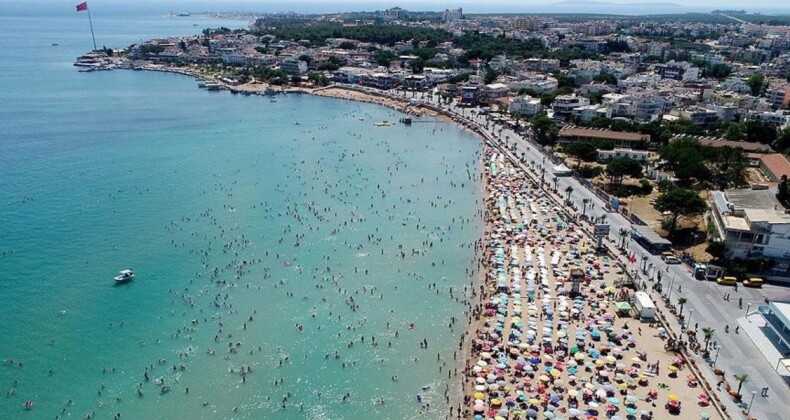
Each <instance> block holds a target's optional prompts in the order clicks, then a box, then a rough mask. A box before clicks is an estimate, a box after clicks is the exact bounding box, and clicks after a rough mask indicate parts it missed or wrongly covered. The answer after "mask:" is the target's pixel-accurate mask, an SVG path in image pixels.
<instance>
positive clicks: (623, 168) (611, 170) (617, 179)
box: [606, 157, 642, 185]
mask: <svg viewBox="0 0 790 420" xmlns="http://www.w3.org/2000/svg"><path fill="white" fill-rule="evenodd" d="M606 175H607V176H608V177H609V180H610V182H611V183H612V184H613V185H620V184H622V183H623V179H624V178H625V177H627V176H630V177H633V178H638V177H639V176H641V175H642V164H640V163H639V162H637V161H635V160H633V159H630V158H625V157H623V158H614V159H612V160H610V161H609V163H607V164H606Z"/></svg>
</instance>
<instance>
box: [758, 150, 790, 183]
mask: <svg viewBox="0 0 790 420" xmlns="http://www.w3.org/2000/svg"><path fill="white" fill-rule="evenodd" d="M758 167H759V168H760V169H761V170H762V171H763V173H764V174H765V176H766V177H767V178H768V179H770V180H771V182H779V181H780V180H781V179H782V176H783V175H784V176H787V177H788V178H790V161H788V160H787V156H785V155H783V154H781V153H771V154H767V155H762V156H760V157H759V162H758Z"/></svg>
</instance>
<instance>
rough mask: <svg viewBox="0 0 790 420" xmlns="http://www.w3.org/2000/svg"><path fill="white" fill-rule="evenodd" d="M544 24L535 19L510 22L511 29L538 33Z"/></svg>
mask: <svg viewBox="0 0 790 420" xmlns="http://www.w3.org/2000/svg"><path fill="white" fill-rule="evenodd" d="M542 26H543V23H542V22H541V21H540V20H539V19H538V18H534V17H519V18H515V19H513V20H511V21H510V29H515V30H519V31H537V30H538V29H540V28H541V27H542Z"/></svg>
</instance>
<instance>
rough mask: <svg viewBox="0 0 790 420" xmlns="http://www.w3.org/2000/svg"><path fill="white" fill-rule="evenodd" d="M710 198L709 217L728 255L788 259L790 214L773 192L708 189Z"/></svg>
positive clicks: (789, 252) (789, 253)
mask: <svg viewBox="0 0 790 420" xmlns="http://www.w3.org/2000/svg"><path fill="white" fill-rule="evenodd" d="M710 199H711V211H710V215H709V219H710V221H711V222H712V224H713V226H714V227H715V229H716V233H717V234H718V237H719V238H720V239H721V240H722V241H724V242H725V243H726V244H727V249H728V250H729V252H730V253H731V256H730V257H731V258H750V257H760V256H762V257H765V258H771V259H777V260H781V261H787V260H790V214H788V212H787V210H786V209H785V208H784V207H782V205H781V204H780V203H779V201H778V200H777V199H776V192H775V191H773V190H767V189H765V190H752V189H736V190H724V191H711V193H710ZM785 271H786V270H785Z"/></svg>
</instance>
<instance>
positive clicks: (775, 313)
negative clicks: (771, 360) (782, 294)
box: [757, 302, 790, 369]
mask: <svg viewBox="0 0 790 420" xmlns="http://www.w3.org/2000/svg"><path fill="white" fill-rule="evenodd" d="M757 310H758V312H760V314H761V315H762V316H763V318H765V328H764V329H763V331H764V332H765V335H766V336H768V338H770V339H771V340H772V341H773V342H774V344H775V345H776V347H777V350H779V352H780V353H781V354H782V356H783V357H787V356H790V303H788V302H768V304H767V305H760V306H759V307H758V308H757ZM777 367H778V366H777ZM785 368H786V369H787V368H788V365H787V364H785Z"/></svg>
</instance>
